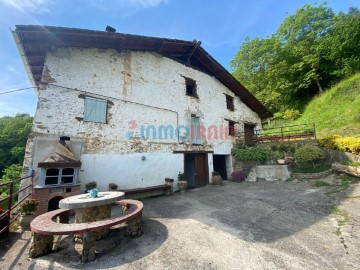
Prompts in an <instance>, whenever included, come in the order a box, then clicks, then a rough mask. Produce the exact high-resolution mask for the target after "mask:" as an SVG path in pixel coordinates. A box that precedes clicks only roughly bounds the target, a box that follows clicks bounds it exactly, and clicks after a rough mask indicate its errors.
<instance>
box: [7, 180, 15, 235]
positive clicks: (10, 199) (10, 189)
mask: <svg viewBox="0 0 360 270" xmlns="http://www.w3.org/2000/svg"><path fill="white" fill-rule="evenodd" d="M13 187H14V183H13V182H10V185H9V198H8V214H7V217H6V224H7V225H6V226H8V228H7V230H6V231H7V232H9V230H10V222H11V210H12V209H11V208H12V198H13V196H12V195H13V192H14V189H13Z"/></svg>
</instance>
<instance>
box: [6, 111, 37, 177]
mask: <svg viewBox="0 0 360 270" xmlns="http://www.w3.org/2000/svg"><path fill="white" fill-rule="evenodd" d="M32 119H33V118H32V117H30V116H29V115H28V114H18V115H16V116H14V117H9V116H5V117H1V118H0V177H1V176H2V175H3V173H4V171H3V170H4V169H5V168H6V167H8V166H10V165H12V164H19V165H22V162H23V159H24V151H25V145H26V140H27V138H28V136H29V134H30V132H31V127H32Z"/></svg>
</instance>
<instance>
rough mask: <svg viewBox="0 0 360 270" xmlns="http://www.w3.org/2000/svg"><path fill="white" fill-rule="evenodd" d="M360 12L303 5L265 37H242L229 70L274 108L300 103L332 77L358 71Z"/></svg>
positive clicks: (293, 105)
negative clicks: (242, 39)
mask: <svg viewBox="0 0 360 270" xmlns="http://www.w3.org/2000/svg"><path fill="white" fill-rule="evenodd" d="M359 14H360V12H359V10H358V9H357V8H351V9H350V11H349V13H348V14H343V13H339V14H337V15H336V14H334V12H333V11H332V9H331V8H329V7H327V6H326V3H323V4H320V5H315V6H311V5H305V6H303V7H302V8H299V9H298V10H297V11H296V13H295V14H294V15H290V16H288V17H287V18H285V20H284V21H283V22H282V23H281V25H280V26H279V28H278V29H277V31H276V32H275V33H274V34H272V35H271V36H269V37H267V38H259V37H257V38H255V39H253V40H250V39H249V38H246V39H245V41H244V42H243V43H242V45H241V47H240V50H239V51H238V53H237V54H236V56H235V57H234V59H233V60H232V61H231V68H232V72H233V75H234V76H235V77H236V78H237V79H238V80H239V81H241V82H242V83H243V84H244V85H245V86H246V87H247V88H248V89H249V90H250V91H251V92H252V93H253V94H254V95H255V96H256V97H257V98H259V100H260V101H262V102H263V103H264V104H265V105H266V106H268V107H269V109H270V110H272V111H273V112H279V111H281V112H284V111H286V109H299V110H300V111H301V110H302V109H303V108H304V106H305V105H306V103H307V102H308V101H309V100H310V99H311V98H312V97H313V96H314V95H316V94H317V93H319V92H322V91H323V89H324V87H327V86H329V85H330V84H331V83H332V82H334V80H336V79H338V78H343V77H345V76H349V75H351V74H353V73H355V72H357V71H359V70H360V61H359V59H360V46H358V44H360V15H359Z"/></svg>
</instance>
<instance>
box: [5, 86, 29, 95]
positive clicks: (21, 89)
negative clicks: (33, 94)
mask: <svg viewBox="0 0 360 270" xmlns="http://www.w3.org/2000/svg"><path fill="white" fill-rule="evenodd" d="M33 88H36V87H26V88H20V89H15V90H9V91H6V92H2V93H0V95H5V94H9V93H13V92H19V91H24V90H29V89H33Z"/></svg>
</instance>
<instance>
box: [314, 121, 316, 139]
mask: <svg viewBox="0 0 360 270" xmlns="http://www.w3.org/2000/svg"><path fill="white" fill-rule="evenodd" d="M313 126H314V138H315V140H316V129H315V123H314V124H313Z"/></svg>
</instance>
